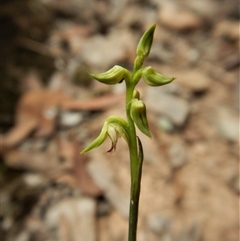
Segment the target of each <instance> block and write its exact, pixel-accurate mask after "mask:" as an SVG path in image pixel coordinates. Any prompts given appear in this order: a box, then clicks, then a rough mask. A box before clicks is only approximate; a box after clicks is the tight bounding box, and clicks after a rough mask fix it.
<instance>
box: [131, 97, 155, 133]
mask: <svg viewBox="0 0 240 241" xmlns="http://www.w3.org/2000/svg"><path fill="white" fill-rule="evenodd" d="M130 115H131V117H132V119H133V121H134V122H135V124H136V125H137V127H138V129H139V130H140V131H141V132H143V133H144V134H145V135H147V136H149V137H151V134H150V131H149V127H148V120H147V112H146V106H145V104H144V102H143V101H142V100H138V99H133V100H132V102H131V109H130Z"/></svg>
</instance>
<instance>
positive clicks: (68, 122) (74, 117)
mask: <svg viewBox="0 0 240 241" xmlns="http://www.w3.org/2000/svg"><path fill="white" fill-rule="evenodd" d="M82 120H83V113H81V112H75V111H62V112H61V114H60V125H61V126H62V127H74V126H76V125H78V124H79V123H80V122H81V121H82Z"/></svg>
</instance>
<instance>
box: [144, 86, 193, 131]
mask: <svg viewBox="0 0 240 241" xmlns="http://www.w3.org/2000/svg"><path fill="white" fill-rule="evenodd" d="M145 103H146V106H147V108H148V109H149V110H150V111H153V112H155V113H156V114H160V115H163V116H165V117H167V118H168V119H169V120H171V121H172V122H173V123H174V124H175V125H176V126H182V125H183V124H184V123H185V121H186V119H187V117H188V115H189V111H190V106H189V104H188V102H187V101H186V100H183V99H182V98H180V97H177V96H174V95H171V94H168V93H163V92H161V91H159V89H158V88H148V89H147V92H146V98H145Z"/></svg>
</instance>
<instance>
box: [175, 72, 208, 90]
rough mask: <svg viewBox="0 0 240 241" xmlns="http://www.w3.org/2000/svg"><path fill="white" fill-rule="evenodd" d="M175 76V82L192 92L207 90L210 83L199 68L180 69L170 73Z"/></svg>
mask: <svg viewBox="0 0 240 241" xmlns="http://www.w3.org/2000/svg"><path fill="white" fill-rule="evenodd" d="M172 74H173V75H174V76H176V77H177V79H176V80H175V83H178V84H180V85H182V86H184V87H186V88H188V89H189V90H191V91H192V92H203V91H206V90H208V88H209V87H210V84H211V79H210V78H209V77H208V76H207V75H206V74H204V73H203V72H202V71H201V72H200V71H199V70H194V69H193V70H182V71H176V72H174V71H173V73H172Z"/></svg>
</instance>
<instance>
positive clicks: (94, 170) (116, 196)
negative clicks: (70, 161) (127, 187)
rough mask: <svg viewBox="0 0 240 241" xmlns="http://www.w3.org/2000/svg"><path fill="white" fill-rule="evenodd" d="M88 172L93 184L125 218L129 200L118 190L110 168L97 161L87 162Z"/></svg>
mask: <svg viewBox="0 0 240 241" xmlns="http://www.w3.org/2000/svg"><path fill="white" fill-rule="evenodd" d="M88 171H89V174H90V175H91V177H92V178H93V180H94V181H95V183H97V184H98V186H99V187H100V188H101V189H102V190H103V191H104V193H105V196H106V198H107V200H108V201H109V202H110V203H111V205H112V206H113V207H114V208H115V209H116V210H117V211H118V212H119V213H120V214H121V215H122V216H123V217H126V218H127V217H128V208H129V200H130V198H129V196H128V195H126V194H124V193H123V192H122V191H121V190H120V188H119V187H118V185H117V183H116V182H115V181H114V174H113V173H112V171H111V170H110V168H108V167H107V166H106V165H104V164H103V163H102V162H100V161H99V160H97V161H91V162H89V164H88Z"/></svg>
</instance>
